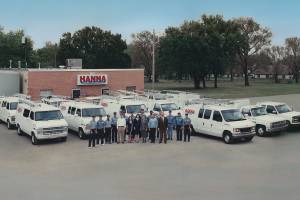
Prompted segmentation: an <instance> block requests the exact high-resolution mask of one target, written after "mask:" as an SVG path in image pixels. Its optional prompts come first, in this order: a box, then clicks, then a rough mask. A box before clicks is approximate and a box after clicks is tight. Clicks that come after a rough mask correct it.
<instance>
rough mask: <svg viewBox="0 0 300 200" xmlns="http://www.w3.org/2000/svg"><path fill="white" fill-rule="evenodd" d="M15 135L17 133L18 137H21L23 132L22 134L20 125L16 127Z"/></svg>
mask: <svg viewBox="0 0 300 200" xmlns="http://www.w3.org/2000/svg"><path fill="white" fill-rule="evenodd" d="M17 133H18V135H19V136H22V135H23V132H22V129H21V127H20V125H18V126H17Z"/></svg>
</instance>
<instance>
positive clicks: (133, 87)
mask: <svg viewBox="0 0 300 200" xmlns="http://www.w3.org/2000/svg"><path fill="white" fill-rule="evenodd" d="M126 90H127V91H131V92H134V91H135V90H136V86H127V87H126Z"/></svg>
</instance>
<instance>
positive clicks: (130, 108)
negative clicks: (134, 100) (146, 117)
mask: <svg viewBox="0 0 300 200" xmlns="http://www.w3.org/2000/svg"><path fill="white" fill-rule="evenodd" d="M141 109H144V110H146V106H145V104H141V105H128V106H126V110H127V113H140V112H141Z"/></svg>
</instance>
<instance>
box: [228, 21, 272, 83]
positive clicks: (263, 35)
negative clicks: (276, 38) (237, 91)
mask: <svg viewBox="0 0 300 200" xmlns="http://www.w3.org/2000/svg"><path fill="white" fill-rule="evenodd" d="M234 21H235V23H237V24H238V25H239V27H240V31H241V35H242V36H243V42H242V43H241V45H239V46H238V57H239V61H240V64H241V67H242V71H243V73H244V76H245V86H250V84H249V77H248V70H249V68H248V67H249V58H250V56H252V55H254V54H256V53H258V52H259V51H260V50H261V49H262V48H263V47H266V46H268V45H269V44H270V43H271V37H272V33H271V31H270V30H269V29H268V28H265V27H262V26H261V25H260V24H258V23H257V22H255V21H254V20H253V19H252V18H248V17H241V18H239V19H235V20H234ZM241 41H242V40H241Z"/></svg>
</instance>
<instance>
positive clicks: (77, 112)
mask: <svg viewBox="0 0 300 200" xmlns="http://www.w3.org/2000/svg"><path fill="white" fill-rule="evenodd" d="M76 114H77V115H78V116H79V117H81V110H80V109H77V110H76Z"/></svg>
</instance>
